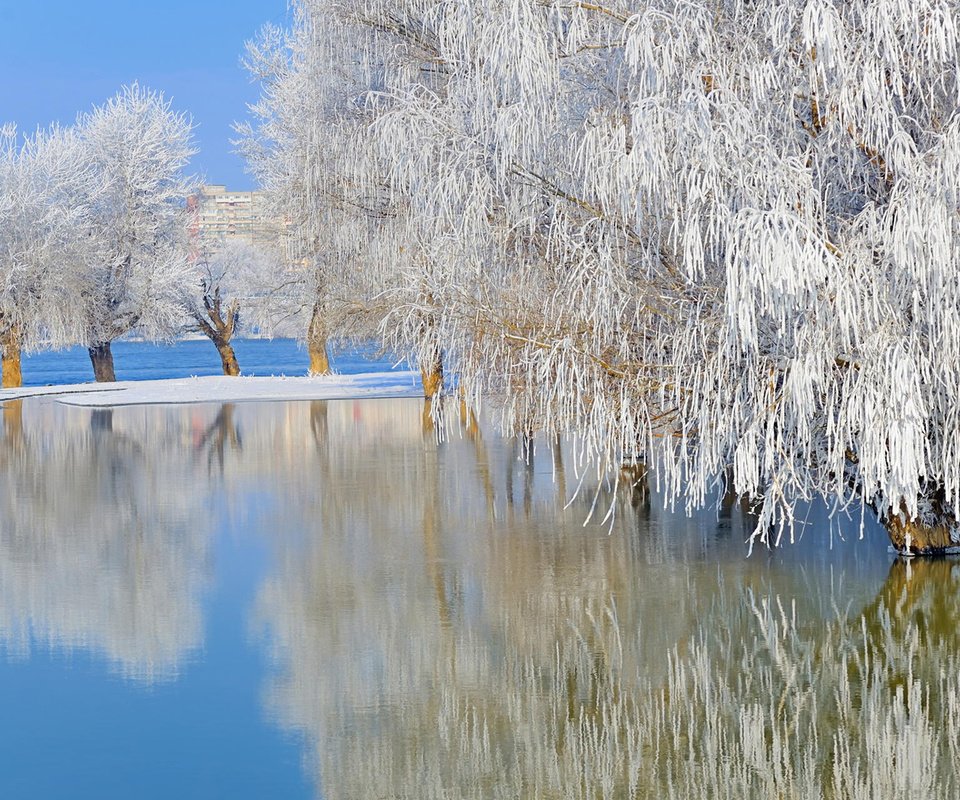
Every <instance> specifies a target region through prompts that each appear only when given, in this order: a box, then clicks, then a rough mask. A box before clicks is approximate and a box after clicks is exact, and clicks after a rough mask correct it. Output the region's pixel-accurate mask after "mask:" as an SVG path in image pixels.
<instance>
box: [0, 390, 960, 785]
mask: <svg viewBox="0 0 960 800" xmlns="http://www.w3.org/2000/svg"><path fill="white" fill-rule="evenodd" d="M440 416H441V419H442V420H443V424H444V425H445V428H444V430H443V432H442V433H443V435H442V436H438V435H437V432H436V431H434V430H433V428H432V425H427V426H426V427H425V425H424V421H425V420H424V416H423V414H422V408H421V407H420V406H419V405H418V404H417V403H415V402H412V401H388V402H386V401H385V402H373V401H368V402H349V401H344V402H330V403H326V402H316V403H286V404H251V405H243V404H240V405H237V406H236V407H232V406H223V407H188V408H180V409H171V408H170V407H165V408H157V407H153V408H140V409H118V410H116V411H114V412H110V411H100V412H91V411H85V410H77V409H69V410H64V409H62V408H60V407H58V406H56V405H54V404H52V403H46V404H44V403H37V404H33V405H30V404H29V403H25V404H23V405H15V404H7V405H6V406H4V413H3V434H4V435H3V440H2V443H0V515H2V516H0V518H2V520H3V525H2V526H0V642H2V647H3V648H4V649H5V650H6V651H8V652H14V653H27V652H28V651H29V649H30V648H31V647H33V646H35V645H39V646H50V647H53V648H58V649H69V650H74V649H80V648H82V649H86V650H91V651H94V652H95V653H97V654H99V655H100V656H102V657H103V658H105V659H106V660H107V661H108V662H109V663H110V664H111V665H112V666H113V667H114V668H115V669H116V670H118V671H120V672H121V673H122V674H124V675H127V676H131V677H135V678H138V679H141V680H145V681H149V680H153V679H156V678H160V677H171V676H173V675H175V674H177V672H178V670H179V669H180V668H181V667H182V664H183V662H184V660H185V659H186V658H187V657H188V656H189V654H190V653H191V652H192V651H193V650H194V649H197V648H199V647H200V645H201V635H202V619H201V610H200V603H199V599H200V596H201V594H202V593H203V591H204V588H205V586H206V584H207V582H208V580H209V572H210V570H209V562H210V559H211V554H210V551H211V548H212V544H211V538H212V532H213V529H214V516H215V514H214V508H212V506H211V498H212V497H215V496H219V495H220V494H222V497H223V501H224V502H223V508H219V509H217V511H218V512H220V513H223V514H225V517H226V522H225V524H228V525H234V526H235V527H237V528H238V529H239V527H240V526H243V528H244V529H245V530H247V529H250V530H255V531H258V532H259V533H261V534H262V535H263V536H266V537H268V540H269V544H270V547H271V560H270V564H271V566H270V567H269V569H270V570H271V572H270V574H269V575H268V577H267V579H266V580H265V581H264V583H263V584H262V585H261V586H260V588H259V591H258V599H257V603H256V622H257V626H258V629H259V630H260V631H261V632H262V634H263V641H264V642H265V643H266V644H267V646H268V647H269V649H270V653H271V656H272V661H273V664H274V672H273V675H272V677H271V679H270V681H271V682H270V685H269V687H268V692H267V706H268V709H269V711H270V713H271V715H272V716H273V717H274V718H275V719H276V721H277V722H278V723H279V724H281V725H282V726H284V727H285V728H288V729H293V730H296V731H299V732H302V734H303V735H304V738H305V740H306V741H307V742H308V743H309V747H308V751H309V755H308V759H307V761H308V763H309V765H310V769H311V770H313V771H315V774H316V778H317V786H318V787H322V793H323V796H326V797H343V798H370V797H395V798H471V797H531V798H579V797H584V798H586V797H591V798H594V797H604V798H619V797H667V798H687V797H730V798H734V797H736V798H742V797H758V798H760V797H762V798H767V797H778V796H780V797H811V798H813V797H864V798H866V797H885V796H895V795H896V794H903V795H909V796H911V797H934V796H936V797H946V796H960V786H958V785H957V783H958V782H957V776H956V775H955V769H954V766H955V764H956V763H960V752H958V748H960V691H958V690H960V686H958V682H960V656H958V651H960V642H958V634H957V633H956V626H955V625H954V624H952V623H953V622H954V620H956V618H957V612H958V608H957V604H958V600H957V599H956V598H957V597H958V590H960V585H958V584H960V567H958V566H956V565H955V564H954V563H952V562H949V561H929V562H923V563H919V562H917V563H913V564H909V565H908V564H905V563H903V562H895V563H894V564H893V566H892V567H890V572H889V575H888V576H887V578H886V581H885V582H883V581H882V579H881V580H875V579H874V578H873V576H871V575H869V573H868V574H866V576H865V578H866V579H865V580H864V579H863V578H864V576H863V574H862V571H860V572H858V571H857V570H858V568H847V567H844V568H841V567H840V566H836V568H835V565H834V563H833V560H834V554H832V553H826V554H823V553H821V552H820V548H819V544H820V543H819V542H813V543H814V545H815V547H814V549H813V551H812V552H813V555H810V556H809V557H807V556H803V557H800V556H796V555H794V554H795V553H800V552H803V548H802V547H801V548H796V549H788V550H785V551H784V554H783V555H773V556H770V555H768V554H765V553H762V552H761V553H756V554H754V555H753V556H752V557H751V558H750V559H746V558H745V557H744V556H745V549H744V546H743V542H744V540H745V538H746V537H747V535H748V534H749V531H750V529H751V527H752V526H751V521H750V520H749V519H748V518H747V517H746V515H745V513H744V511H743V509H741V508H739V507H736V506H730V505H729V504H727V505H726V506H724V507H722V508H721V509H720V511H719V513H717V514H716V515H713V516H709V515H707V516H703V517H700V518H698V519H692V520H691V519H687V518H685V517H682V516H680V515H671V514H669V513H668V512H666V511H664V510H663V508H662V504H661V503H660V501H659V499H658V496H657V494H656V491H655V490H654V491H647V487H645V485H644V481H643V478H644V473H643V470H642V469H640V470H634V471H633V473H632V474H630V475H626V476H625V477H624V478H623V479H624V480H626V479H627V478H628V479H629V481H630V482H631V483H633V482H635V481H636V482H637V486H636V487H635V489H633V490H631V491H624V492H622V493H621V494H620V495H619V496H618V497H617V499H616V500H613V499H612V498H611V496H610V494H609V492H608V490H607V489H606V488H604V484H603V482H602V481H599V480H598V478H597V475H596V471H595V470H592V469H590V468H589V467H588V466H587V465H584V464H581V463H578V461H577V459H576V458H575V448H572V447H571V446H570V445H569V444H563V445H562V447H560V448H559V449H558V448H553V449H552V450H551V449H550V448H547V447H546V444H545V443H544V442H542V441H536V442H533V443H532V448H531V447H530V444H531V443H527V442H522V441H518V442H512V441H509V440H503V439H501V438H500V437H498V436H496V435H494V434H493V433H492V431H491V430H490V429H489V428H488V427H483V426H480V425H478V424H477V423H476V421H475V420H469V419H467V418H463V419H464V420H465V422H464V424H463V425H461V424H460V422H459V421H458V420H459V419H460V418H459V417H458V416H457V415H456V414H455V413H447V414H445V415H440ZM241 434H242V435H241ZM578 487H579V488H578ZM654 489H655V487H654ZM253 496H257V497H261V498H262V497H268V498H270V499H271V502H269V503H266V504H264V503H260V504H258V505H256V506H253V505H252V504H251V505H248V504H247V499H248V498H250V497H253ZM571 496H574V500H573V501H572V502H571V503H569V504H567V502H566V501H568V500H569V499H570V497H571ZM595 497H597V503H596V506H597V509H599V512H597V513H594V515H593V519H594V522H593V523H591V524H588V525H586V526H584V525H583V522H584V520H585V519H586V518H587V517H588V515H589V511H590V507H591V505H593V501H594V498H595ZM611 503H613V504H614V506H613V508H614V512H615V513H614V516H613V523H612V525H601V524H599V522H598V520H599V519H600V518H601V517H603V515H604V514H605V512H606V510H607V508H609V507H610V504H611ZM254 507H255V508H256V511H255V512H251V511H250V509H253V508H254ZM821 538H823V537H821ZM872 546H873V545H864V546H863V548H862V549H861V550H859V551H857V552H870V550H869V549H868V548H869V547H872ZM807 550H809V548H807ZM788 554H789V555H788ZM885 558H886V557H885V556H881V559H885ZM883 564H884V567H883V568H884V569H886V561H885V560H884V561H883ZM878 584H882V585H881V587H880V589H879V591H878V589H877V586H878ZM320 792H321V788H318V794H319V793H320Z"/></svg>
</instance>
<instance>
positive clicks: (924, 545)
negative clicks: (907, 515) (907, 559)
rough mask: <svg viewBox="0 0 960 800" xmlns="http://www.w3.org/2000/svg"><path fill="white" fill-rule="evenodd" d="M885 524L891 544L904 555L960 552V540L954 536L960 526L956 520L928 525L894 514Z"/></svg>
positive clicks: (936, 554)
mask: <svg viewBox="0 0 960 800" xmlns="http://www.w3.org/2000/svg"><path fill="white" fill-rule="evenodd" d="M884 526H885V527H886V529H887V535H888V536H889V537H890V544H891V545H892V546H893V548H894V550H896V551H897V552H898V553H901V554H902V555H911V556H938V555H945V554H947V553H956V552H960V541H957V539H956V538H954V537H956V536H957V534H958V532H960V528H958V526H957V524H956V523H955V522H947V521H945V522H942V523H940V524H939V525H926V524H924V523H923V522H921V521H919V520H907V521H904V520H903V519H901V518H900V517H899V516H892V517H890V518H889V519H887V520H886V522H885V523H884Z"/></svg>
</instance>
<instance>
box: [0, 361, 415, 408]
mask: <svg viewBox="0 0 960 800" xmlns="http://www.w3.org/2000/svg"><path fill="white" fill-rule="evenodd" d="M26 397H49V398H51V399H53V400H56V401H57V402H59V403H65V404H67V405H72V406H88V407H106V406H132V405H148V404H156V403H233V402H247V401H256V400H261V401H269V400H277V401H283V400H349V399H358V398H364V399H371V398H377V397H423V387H422V386H421V384H420V375H419V374H418V373H416V372H413V371H397V370H395V371H392V372H368V373H363V374H360V375H317V376H312V377H308V378H303V377H293V378H286V377H269V378H254V377H249V378H247V377H239V378H232V377H226V376H223V375H215V376H206V377H198V378H174V379H165V380H157V381H117V382H116V383H110V384H104V383H77V384H67V385H63V386H24V387H22V388H19V389H2V390H0V402H2V401H6V400H17V399H20V398H26Z"/></svg>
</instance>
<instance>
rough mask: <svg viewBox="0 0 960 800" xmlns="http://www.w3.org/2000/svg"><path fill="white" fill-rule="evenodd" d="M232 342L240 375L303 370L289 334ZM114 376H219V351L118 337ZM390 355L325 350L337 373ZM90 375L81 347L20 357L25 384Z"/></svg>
mask: <svg viewBox="0 0 960 800" xmlns="http://www.w3.org/2000/svg"><path fill="white" fill-rule="evenodd" d="M233 347H234V350H235V351H236V354H237V361H238V362H239V363H240V370H241V372H242V373H243V374H244V375H305V374H306V372H307V367H308V365H309V363H310V359H309V358H308V356H307V353H306V351H305V350H304V348H303V346H302V345H301V344H300V343H299V342H297V341H296V340H295V339H235V340H234V341H233ZM112 350H113V359H114V366H115V367H116V372H117V380H121V381H139V380H157V379H160V378H188V377H191V376H194V375H222V374H223V368H222V366H221V364H220V356H218V355H217V351H216V349H215V348H214V346H213V344H212V343H211V342H210V340H209V339H187V340H183V341H177V342H171V343H169V344H157V343H154V342H138V341H126V340H123V339H121V340H120V341H117V342H114V343H113V348H112ZM395 363H396V359H395V358H390V357H389V356H380V355H378V352H377V348H376V347H373V346H368V347H340V348H334V349H333V350H332V352H331V366H332V368H333V369H334V370H335V371H336V372H339V373H341V374H342V375H353V374H356V373H358V372H370V371H375V370H388V369H390V368H391V367H393V366H394V364H395ZM92 380H93V368H92V367H91V366H90V356H89V355H88V354H87V349H86V348H85V347H69V348H67V349H65V350H44V351H41V352H39V353H32V354H27V355H26V356H24V359H23V383H24V385H25V386H45V385H47V384H62V383H84V382H87V381H92Z"/></svg>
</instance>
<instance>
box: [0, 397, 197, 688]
mask: <svg viewBox="0 0 960 800" xmlns="http://www.w3.org/2000/svg"><path fill="white" fill-rule="evenodd" d="M118 415H119V416H120V417H121V418H122V420H123V421H122V422H121V423H120V424H118V423H117V416H118ZM182 421H183V417H182V415H180V414H170V413H169V411H167V410H164V409H158V408H152V409H124V410H122V411H119V412H116V413H115V412H114V411H112V410H110V409H98V410H94V411H87V410H80V409H64V408H63V407H60V406H57V405H55V404H43V403H32V404H31V403H27V404H23V403H7V404H5V405H4V410H3V438H2V440H0V519H2V520H3V524H2V525H0V647H2V648H3V649H4V650H6V651H7V652H8V653H13V654H14V655H20V656H23V657H25V656H26V655H28V654H29V652H30V651H31V649H32V647H33V646H34V645H39V646H42V647H48V648H52V649H54V650H76V649H84V650H88V651H91V652H93V653H95V654H97V655H98V656H100V657H103V658H105V659H106V660H107V661H108V662H109V663H110V664H111V666H112V667H113V668H114V669H116V670H117V671H119V672H120V673H122V674H123V675H125V676H127V677H131V678H134V679H137V680H142V681H148V682H149V681H153V680H156V679H161V678H171V677H174V676H175V675H176V674H177V672H178V670H179V667H180V664H181V662H182V660H183V659H184V658H185V657H186V655H187V654H188V653H189V652H190V651H191V650H193V649H194V648H197V647H199V646H200V644H201V637H202V628H203V626H202V620H201V612H200V607H199V602H198V601H199V595H200V593H201V591H202V590H203V588H204V585H205V582H206V574H207V563H208V548H209V546H210V543H209V538H210V529H211V524H210V519H209V513H208V510H207V507H206V502H207V499H208V495H207V486H206V481H205V476H204V474H203V473H202V472H201V471H200V470H195V469H192V468H191V462H190V459H189V439H188V438H187V437H186V431H185V430H184V426H183V425H182V424H181V423H182Z"/></svg>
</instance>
